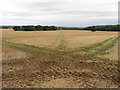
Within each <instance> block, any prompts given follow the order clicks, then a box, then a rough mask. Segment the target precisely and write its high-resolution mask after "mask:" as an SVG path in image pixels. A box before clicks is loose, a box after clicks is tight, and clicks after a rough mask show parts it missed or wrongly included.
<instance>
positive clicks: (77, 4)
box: [0, 0, 119, 26]
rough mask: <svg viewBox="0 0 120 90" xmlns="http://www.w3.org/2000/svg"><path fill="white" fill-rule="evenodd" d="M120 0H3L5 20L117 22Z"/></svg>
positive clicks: (0, 9) (14, 22)
mask: <svg viewBox="0 0 120 90" xmlns="http://www.w3.org/2000/svg"><path fill="white" fill-rule="evenodd" d="M118 1H119V0H1V1H0V12H1V14H0V18H2V24H6V25H17V24H19V25H20V24H42V25H53V24H54V25H58V26H59V25H60V26H61V25H62V26H86V25H94V24H117V15H118Z"/></svg>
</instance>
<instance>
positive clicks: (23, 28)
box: [13, 25, 57, 31]
mask: <svg viewBox="0 0 120 90" xmlns="http://www.w3.org/2000/svg"><path fill="white" fill-rule="evenodd" d="M13 29H14V30H15V31H54V30H57V27H55V26H41V25H37V26H33V25H32V26H14V27H13Z"/></svg>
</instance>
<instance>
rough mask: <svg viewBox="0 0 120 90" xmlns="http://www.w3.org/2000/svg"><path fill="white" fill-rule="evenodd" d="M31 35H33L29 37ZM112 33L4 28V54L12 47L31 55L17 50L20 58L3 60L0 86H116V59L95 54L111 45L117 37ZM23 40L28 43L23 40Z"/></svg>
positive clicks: (117, 74)
mask: <svg viewBox="0 0 120 90" xmlns="http://www.w3.org/2000/svg"><path fill="white" fill-rule="evenodd" d="M8 32H9V33H8ZM78 32H79V33H78ZM7 35H8V36H7ZM49 35H50V36H49ZM57 35H58V36H57ZM59 35H60V36H59ZM31 36H32V37H33V38H30V37H31ZM47 36H48V37H47ZM116 36H117V32H89V31H49V32H48V31H47V32H43V31H42V32H13V31H12V30H10V31H9V30H5V31H3V48H11V49H9V50H10V51H9V52H7V53H11V50H13V49H14V50H16V51H17V52H18V51H19V52H21V53H25V54H27V55H31V56H30V57H27V58H26V57H23V56H22V55H21V53H18V54H19V55H21V56H20V57H21V58H12V59H11V60H9V61H7V60H3V73H2V75H3V76H2V79H3V84H2V86H3V87H4V88H118V86H119V80H118V77H119V75H120V71H118V69H119V68H118V60H110V59H106V58H103V57H102V58H101V57H100V56H99V55H100V54H101V53H102V54H103V52H106V51H108V50H110V49H111V48H114V46H115V45H116V43H117V41H118V39H119V38H118V37H116ZM15 37H16V38H15ZM27 37H29V38H27ZM55 37H56V38H57V37H59V38H57V39H56V38H55ZM24 38H25V39H24ZM52 38H53V41H52V40H51V39H52ZM24 40H26V42H27V40H28V42H27V43H25V41H24ZM47 40H49V41H47ZM85 40H87V41H85ZM37 41H38V42H37ZM42 41H43V42H42ZM54 41H55V42H54ZM13 42H14V43H13ZM39 42H41V43H39ZM49 42H50V43H49ZM53 42H54V44H53ZM58 42H59V43H58ZM72 42H73V43H72ZM70 43H71V44H70ZM31 44H32V45H31ZM68 44H69V45H68ZM33 45H35V46H33ZM44 45H46V46H51V45H56V46H57V45H61V46H62V45H63V46H64V45H65V46H67V47H72V48H73V47H75V48H73V49H70V50H66V49H65V48H66V47H63V48H64V49H65V50H64V49H63V48H59V49H63V50H58V48H56V49H53V50H52V49H49V48H44ZM38 46H39V47H38ZM76 47H77V48H76ZM3 53H6V49H3ZM12 55H13V56H14V54H12Z"/></svg>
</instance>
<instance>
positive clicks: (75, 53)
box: [73, 52, 83, 55]
mask: <svg viewBox="0 0 120 90" xmlns="http://www.w3.org/2000/svg"><path fill="white" fill-rule="evenodd" d="M73 54H74V55H83V54H82V53H81V52H74V53H73Z"/></svg>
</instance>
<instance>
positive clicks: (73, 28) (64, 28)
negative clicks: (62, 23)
mask: <svg viewBox="0 0 120 90" xmlns="http://www.w3.org/2000/svg"><path fill="white" fill-rule="evenodd" d="M59 29H62V30H82V28H79V27H59Z"/></svg>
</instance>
